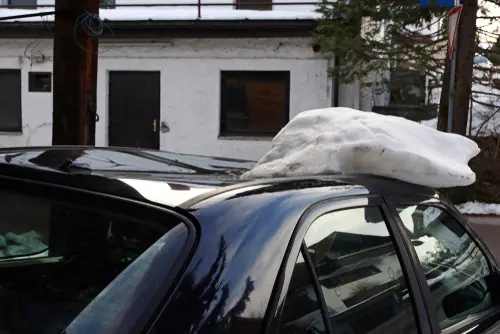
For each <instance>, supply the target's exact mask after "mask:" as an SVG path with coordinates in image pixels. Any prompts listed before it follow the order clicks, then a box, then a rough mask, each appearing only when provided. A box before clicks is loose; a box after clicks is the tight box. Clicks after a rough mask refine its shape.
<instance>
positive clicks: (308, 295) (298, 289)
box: [280, 254, 326, 334]
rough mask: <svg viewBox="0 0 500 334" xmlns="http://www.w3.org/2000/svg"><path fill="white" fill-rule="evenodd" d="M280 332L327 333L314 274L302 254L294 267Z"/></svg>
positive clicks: (286, 333) (289, 333) (283, 333)
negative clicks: (315, 286)
mask: <svg viewBox="0 0 500 334" xmlns="http://www.w3.org/2000/svg"><path fill="white" fill-rule="evenodd" d="M280 333H282V334H296V333H297V334H298V333H304V334H306V333H311V334H312V333H318V334H319V333H326V330H325V323H324V320H323V315H322V314H321V306H320V303H319V298H318V295H317V292H316V290H315V289H314V281H313V276H312V273H311V271H310V270H309V268H308V266H307V264H306V262H305V261H304V257H303V256H302V254H300V255H299V257H298V258H297V262H296V263H295V267H294V269H293V274H292V278H291V280H290V286H289V287H288V292H287V295H286V300H285V305H284V307H283V313H282V316H281V331H280Z"/></svg>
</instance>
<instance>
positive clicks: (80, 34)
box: [52, 0, 99, 146]
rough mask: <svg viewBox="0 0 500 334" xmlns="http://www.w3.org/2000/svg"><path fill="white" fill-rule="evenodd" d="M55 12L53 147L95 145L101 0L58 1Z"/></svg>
mask: <svg viewBox="0 0 500 334" xmlns="http://www.w3.org/2000/svg"><path fill="white" fill-rule="evenodd" d="M55 10H56V14H55V28H54V65H53V66H54V67H53V73H54V92H53V115H52V117H53V124H52V145H90V146H93V145H95V122H96V117H97V116H96V96H97V50H98V36H97V35H98V34H95V33H89V32H90V30H89V28H90V29H96V26H92V25H93V24H98V22H96V21H97V20H96V18H97V16H90V15H92V14H95V15H98V14H99V0H56V1H55ZM84 25H86V26H85V31H84V30H83V29H82V27H83V26H84Z"/></svg>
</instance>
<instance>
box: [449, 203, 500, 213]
mask: <svg viewBox="0 0 500 334" xmlns="http://www.w3.org/2000/svg"><path fill="white" fill-rule="evenodd" d="M457 208H458V210H459V211H460V212H461V213H463V214H466V215H489V216H493V215H494V216H500V204H493V203H481V202H467V203H462V204H459V205H457Z"/></svg>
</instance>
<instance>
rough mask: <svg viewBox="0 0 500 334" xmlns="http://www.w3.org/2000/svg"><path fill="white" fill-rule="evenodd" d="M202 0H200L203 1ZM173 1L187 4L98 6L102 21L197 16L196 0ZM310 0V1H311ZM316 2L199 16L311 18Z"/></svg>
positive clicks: (215, 9)
mask: <svg viewBox="0 0 500 334" xmlns="http://www.w3.org/2000/svg"><path fill="white" fill-rule="evenodd" d="M204 2H205V1H202V5H203V3H204ZM175 3H181V4H183V3H186V4H187V5H189V6H175V7H173V6H172V7H167V6H165V7H118V8H113V9H101V10H99V16H100V17H101V19H102V20H105V21H148V20H154V21H155V20H157V21H171V20H172V21H175V20H179V21H182V20H196V19H197V18H198V7H197V6H193V5H195V4H197V1H189V0H188V1H186V0H184V1H175ZM210 3H222V4H225V3H226V2H224V1H210ZM311 3H312V1H311ZM315 9H316V6H315V5H312V4H311V5H275V6H273V10H270V11H263V10H240V9H238V10H236V9H234V3H232V2H231V3H227V6H209V7H208V6H202V7H201V19H202V20H244V19H248V20H314V19H318V18H320V14H319V13H316V12H315ZM53 10H54V8H51V7H42V8H38V9H6V8H4V9H0V17H7V16H17V15H26V14H34V13H43V12H50V11H53ZM14 21H15V22H52V21H54V15H47V16H44V17H40V16H35V17H28V18H17V19H11V20H3V21H2V22H14Z"/></svg>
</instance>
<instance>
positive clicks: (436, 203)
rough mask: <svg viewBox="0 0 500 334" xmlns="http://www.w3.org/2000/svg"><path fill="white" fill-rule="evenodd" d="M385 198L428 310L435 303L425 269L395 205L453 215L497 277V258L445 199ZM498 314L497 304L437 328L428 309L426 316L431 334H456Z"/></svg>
mask: <svg viewBox="0 0 500 334" xmlns="http://www.w3.org/2000/svg"><path fill="white" fill-rule="evenodd" d="M385 200H386V202H387V205H388V210H389V211H390V213H391V214H392V216H393V220H394V221H395V222H396V224H397V228H398V229H399V230H400V234H401V237H402V239H403V240H404V242H405V244H406V247H407V248H408V254H409V255H410V256H411V258H412V261H413V263H414V267H415V274H416V276H417V279H418V284H419V286H420V289H421V291H422V296H423V297H424V302H425V304H426V308H427V309H429V310H435V309H436V305H435V302H434V299H433V297H432V293H431V291H430V287H429V285H428V284H427V279H426V278H425V272H424V269H423V267H422V265H421V264H420V260H419V258H418V256H417V253H416V251H415V249H414V247H413V246H412V245H411V240H410V238H409V237H407V236H406V234H405V233H403V227H404V223H403V221H402V219H401V217H400V216H399V214H398V212H397V210H396V205H408V206H411V205H427V206H433V207H437V208H439V209H441V210H443V211H444V212H446V213H447V214H449V215H450V216H451V217H452V218H454V219H455V220H456V221H457V222H458V223H459V224H460V225H461V226H462V227H463V228H464V229H465V233H467V235H468V236H469V237H470V238H471V239H472V241H473V242H474V243H475V244H476V245H477V247H479V249H480V251H481V252H482V253H483V255H484V256H485V258H486V261H487V262H488V265H489V267H490V271H491V274H492V275H494V276H499V277H500V271H499V268H498V264H497V261H496V260H495V258H494V257H493V255H492V253H491V252H490V250H489V249H488V247H487V246H486V244H485V243H484V242H483V241H482V240H481V238H479V236H478V235H477V234H476V232H475V231H474V230H473V229H472V227H471V226H470V225H469V224H468V223H467V221H466V220H465V219H464V217H463V216H462V214H460V213H459V212H458V210H457V209H456V208H455V207H454V206H453V205H451V204H450V203H449V202H447V201H443V200H440V199H439V198H438V197H435V198H429V197H426V196H420V195H414V196H397V197H396V196H385ZM499 315H500V305H498V306H496V307H493V308H490V309H487V310H485V311H482V312H480V313H478V314H475V315H471V316H469V317H467V318H466V319H464V320H462V321H460V322H458V323H456V324H454V325H452V326H450V327H448V328H445V329H443V330H442V331H441V329H440V327H439V321H438V318H437V315H436V313H435V312H430V313H429V317H430V319H431V324H432V325H433V327H434V331H433V332H434V333H441V334H460V333H463V331H466V330H469V329H473V328H474V327H475V326H478V325H481V324H482V323H483V322H484V321H486V322H491V324H493V323H495V322H496V321H497V320H498V319H496V320H495V318H498V316H499Z"/></svg>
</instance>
